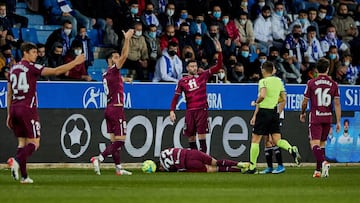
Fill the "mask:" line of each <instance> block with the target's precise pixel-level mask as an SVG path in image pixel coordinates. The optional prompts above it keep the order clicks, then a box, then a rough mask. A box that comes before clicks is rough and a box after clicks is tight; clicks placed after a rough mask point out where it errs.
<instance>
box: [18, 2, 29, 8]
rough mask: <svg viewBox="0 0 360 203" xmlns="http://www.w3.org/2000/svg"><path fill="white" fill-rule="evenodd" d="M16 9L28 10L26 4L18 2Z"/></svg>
mask: <svg viewBox="0 0 360 203" xmlns="http://www.w3.org/2000/svg"><path fill="white" fill-rule="evenodd" d="M16 8H27V5H26V3H25V2H19V1H17V2H16Z"/></svg>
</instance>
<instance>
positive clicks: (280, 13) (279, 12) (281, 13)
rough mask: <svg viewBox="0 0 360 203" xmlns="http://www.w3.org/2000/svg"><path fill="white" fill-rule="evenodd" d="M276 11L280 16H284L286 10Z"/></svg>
mask: <svg viewBox="0 0 360 203" xmlns="http://www.w3.org/2000/svg"><path fill="white" fill-rule="evenodd" d="M275 13H276V15H278V16H283V15H284V11H275Z"/></svg>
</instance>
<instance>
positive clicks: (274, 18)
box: [271, 1, 289, 49]
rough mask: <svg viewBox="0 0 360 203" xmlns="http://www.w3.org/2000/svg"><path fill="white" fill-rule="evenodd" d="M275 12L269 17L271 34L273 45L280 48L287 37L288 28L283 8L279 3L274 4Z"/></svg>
mask: <svg viewBox="0 0 360 203" xmlns="http://www.w3.org/2000/svg"><path fill="white" fill-rule="evenodd" d="M274 6H275V8H274V9H275V10H274V12H273V14H272V15H271V33H272V36H273V40H274V41H273V45H274V46H276V47H277V48H279V49H280V48H281V47H282V45H283V43H284V40H285V37H286V35H287V32H288V29H289V26H288V20H287V18H286V17H285V16H284V11H285V6H284V5H283V3H282V2H281V1H278V2H276V3H275V5H274Z"/></svg>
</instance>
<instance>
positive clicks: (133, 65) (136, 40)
mask: <svg viewBox="0 0 360 203" xmlns="http://www.w3.org/2000/svg"><path fill="white" fill-rule="evenodd" d="M142 30H143V27H142V24H141V23H140V22H139V23H136V24H135V26H134V33H135V34H134V35H133V36H132V37H131V39H130V46H129V55H128V57H127V59H126V61H125V63H124V65H123V67H124V68H127V69H129V70H135V71H136V75H135V77H134V79H135V80H140V81H142V80H144V79H148V78H146V77H145V76H147V67H148V59H149V52H148V48H147V45H146V41H145V37H144V36H143V33H142Z"/></svg>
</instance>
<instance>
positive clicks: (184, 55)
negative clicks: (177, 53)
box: [181, 45, 195, 73]
mask: <svg viewBox="0 0 360 203" xmlns="http://www.w3.org/2000/svg"><path fill="white" fill-rule="evenodd" d="M190 60H192V61H193V60H195V53H194V50H193V48H192V47H191V46H189V45H186V46H184V48H183V49H182V52H181V61H182V63H183V71H182V72H183V73H187V70H186V64H187V62H188V61H190Z"/></svg>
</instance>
